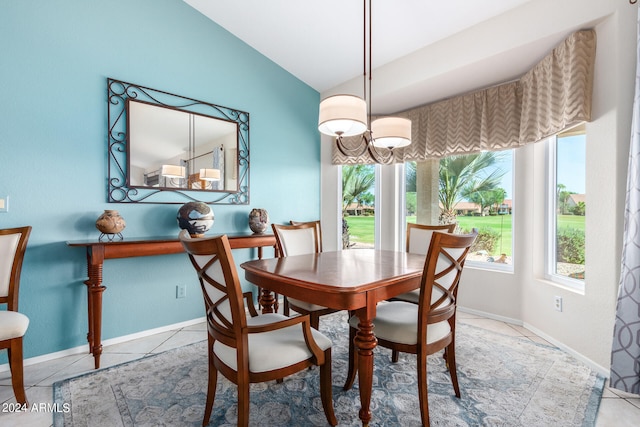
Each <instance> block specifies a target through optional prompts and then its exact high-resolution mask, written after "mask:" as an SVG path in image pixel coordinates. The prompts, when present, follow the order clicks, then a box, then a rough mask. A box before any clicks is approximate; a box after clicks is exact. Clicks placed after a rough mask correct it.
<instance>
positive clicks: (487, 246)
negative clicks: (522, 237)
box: [462, 227, 500, 254]
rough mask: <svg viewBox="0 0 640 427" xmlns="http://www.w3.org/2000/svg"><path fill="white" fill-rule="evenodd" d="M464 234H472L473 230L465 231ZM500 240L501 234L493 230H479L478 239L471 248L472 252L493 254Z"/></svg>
mask: <svg viewBox="0 0 640 427" xmlns="http://www.w3.org/2000/svg"><path fill="white" fill-rule="evenodd" d="M462 232H463V233H465V234H467V233H471V230H463V231H462ZM498 240H500V233H499V232H498V231H496V230H494V229H492V228H488V227H484V228H481V229H480V230H478V237H476V241H475V242H473V245H472V246H471V251H472V252H478V251H486V252H487V253H488V254H493V252H494V248H495V247H496V243H498Z"/></svg>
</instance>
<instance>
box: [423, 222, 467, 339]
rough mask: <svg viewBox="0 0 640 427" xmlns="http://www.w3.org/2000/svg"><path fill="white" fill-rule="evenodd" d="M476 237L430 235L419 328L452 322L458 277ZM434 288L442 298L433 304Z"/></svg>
mask: <svg viewBox="0 0 640 427" xmlns="http://www.w3.org/2000/svg"><path fill="white" fill-rule="evenodd" d="M476 236H477V233H473V234H449V233H441V232H433V235H432V237H431V240H430V245H429V250H428V252H427V258H426V260H425V265H424V272H423V274H422V281H421V284H420V308H419V312H418V316H419V318H420V322H419V325H423V326H424V327H426V325H427V323H437V322H440V321H443V320H449V321H450V322H453V321H454V320H455V311H456V302H457V296H458V284H459V283H460V275H461V274H462V269H463V267H464V263H465V260H466V257H467V254H468V253H469V249H470V247H471V245H472V244H473V242H474V241H475V239H476ZM434 288H437V289H438V290H439V291H440V292H441V293H442V295H441V296H440V297H439V298H437V299H435V300H434V301H432V298H431V297H432V294H433V293H434Z"/></svg>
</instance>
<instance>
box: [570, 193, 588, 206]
mask: <svg viewBox="0 0 640 427" xmlns="http://www.w3.org/2000/svg"><path fill="white" fill-rule="evenodd" d="M586 200H587V198H586V195H585V194H569V198H568V199H567V208H568V209H569V210H570V209H572V208H574V207H576V206H578V203H580V202H582V203H585V204H586V203H587V202H586Z"/></svg>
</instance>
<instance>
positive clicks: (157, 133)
mask: <svg viewBox="0 0 640 427" xmlns="http://www.w3.org/2000/svg"><path fill="white" fill-rule="evenodd" d="M107 97H108V103H107V104H108V122H109V130H108V144H109V146H108V152H109V153H108V154H109V157H108V158H109V164H108V175H109V176H108V187H109V188H108V201H109V202H112V203H185V202H189V201H200V202H205V203H208V204H248V203H249V113H246V112H244V111H238V110H234V109H231V108H228V107H223V106H220V105H216V104H211V103H207V102H203V101H198V100H195V99H191V98H186V97H182V96H179V95H174V94H171V93H168V92H163V91H160V90H156V89H150V88H147V87H143V86H139V85H135V84H132V83H127V82H123V81H119V80H114V79H108V80H107Z"/></svg>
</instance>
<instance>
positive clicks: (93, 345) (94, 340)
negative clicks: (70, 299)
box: [84, 253, 106, 369]
mask: <svg viewBox="0 0 640 427" xmlns="http://www.w3.org/2000/svg"><path fill="white" fill-rule="evenodd" d="M91 255H92V254H88V256H87V269H88V273H89V279H88V280H86V281H85V282H84V283H85V285H87V309H88V322H89V332H88V333H87V341H89V351H90V352H91V354H93V361H94V366H95V369H98V368H100V355H101V354H102V293H103V292H104V290H105V289H106V286H103V285H102V265H103V263H102V262H98V263H96V262H95V261H96V260H95V259H92V256H91ZM93 255H96V254H95V253H94V254H93Z"/></svg>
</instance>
